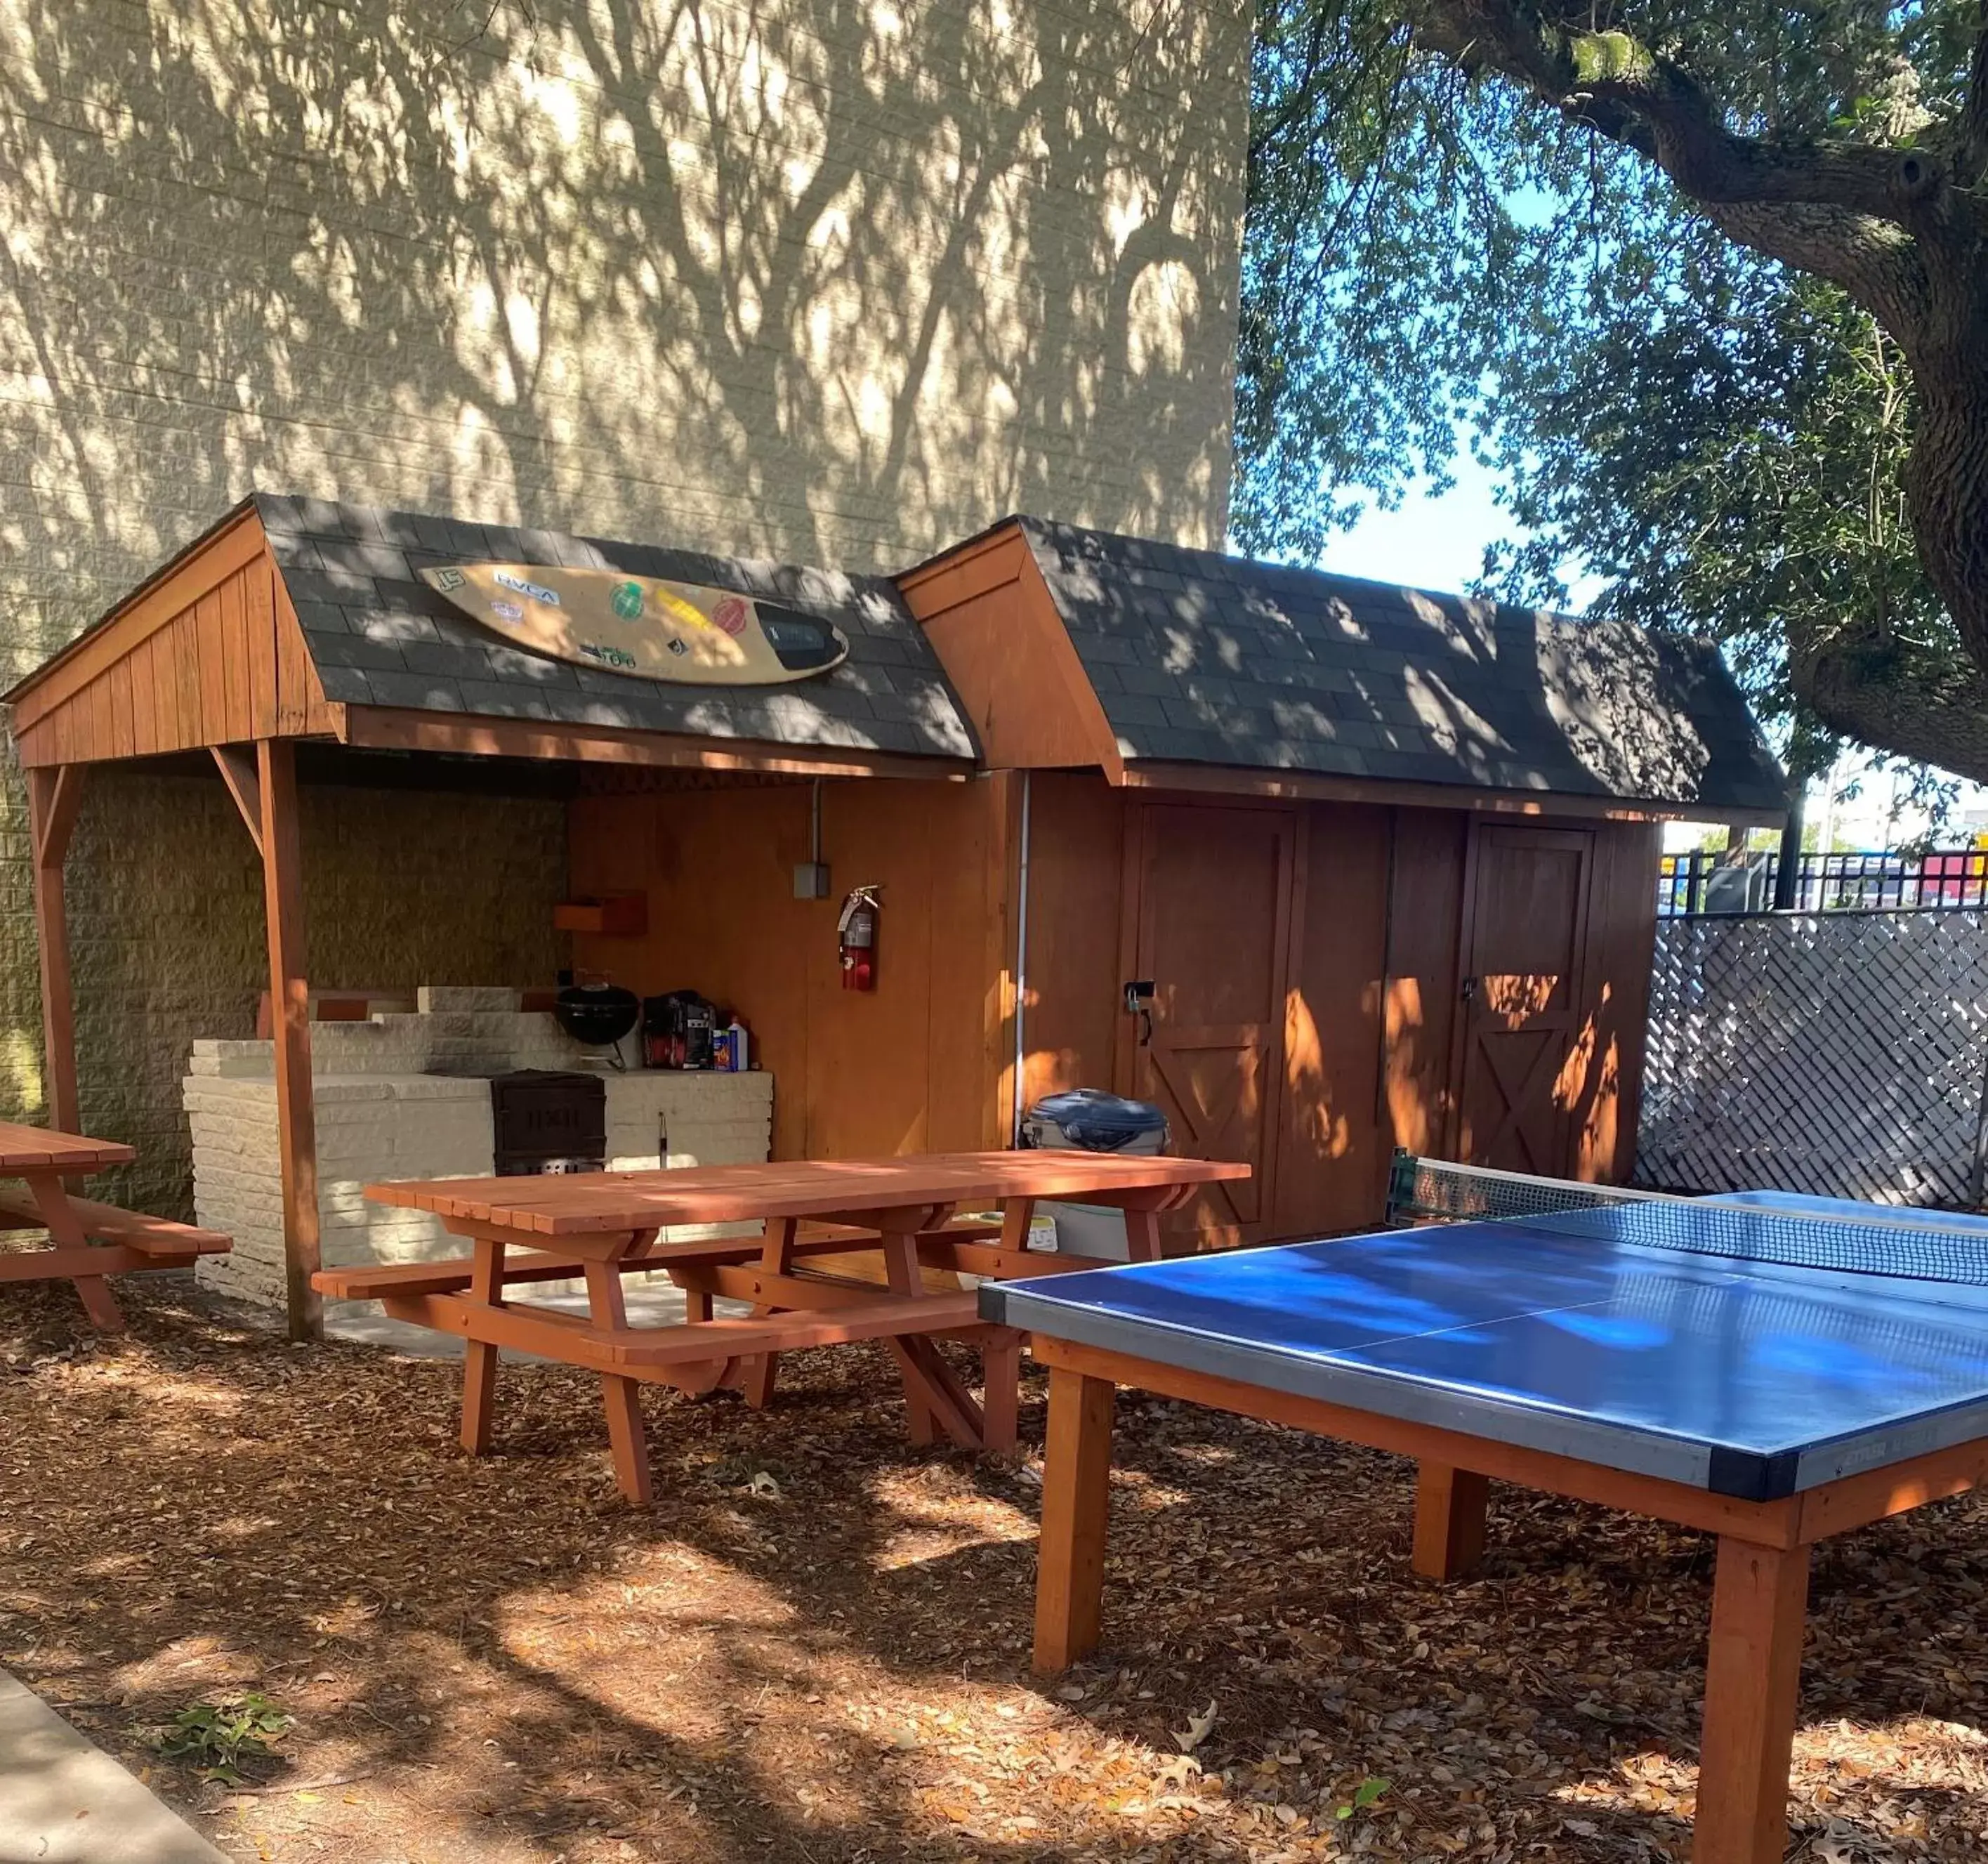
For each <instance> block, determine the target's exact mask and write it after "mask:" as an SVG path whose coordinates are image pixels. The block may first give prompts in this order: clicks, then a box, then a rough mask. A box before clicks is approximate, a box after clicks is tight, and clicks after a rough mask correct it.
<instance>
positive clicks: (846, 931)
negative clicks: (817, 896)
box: [835, 886, 883, 990]
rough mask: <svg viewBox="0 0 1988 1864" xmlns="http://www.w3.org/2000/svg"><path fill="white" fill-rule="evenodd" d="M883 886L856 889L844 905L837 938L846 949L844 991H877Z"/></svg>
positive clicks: (843, 966) (843, 975) (843, 978)
mask: <svg viewBox="0 0 1988 1864" xmlns="http://www.w3.org/2000/svg"><path fill="white" fill-rule="evenodd" d="M881 891H883V889H882V888H881V886H876V887H855V888H851V889H850V893H849V896H848V897H847V898H846V899H845V900H844V902H842V917H841V918H840V919H838V920H837V922H836V926H835V935H836V938H837V940H838V941H839V942H840V945H841V946H842V987H843V989H844V990H875V989H876V988H877V895H878V894H879V893H881Z"/></svg>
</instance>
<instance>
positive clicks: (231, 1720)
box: [159, 1690, 295, 1781]
mask: <svg viewBox="0 0 1988 1864" xmlns="http://www.w3.org/2000/svg"><path fill="white" fill-rule="evenodd" d="M294 1724H295V1718H294V1717H292V1716H291V1715H290V1714H289V1713H287V1712H286V1710H283V1709H281V1708H279V1707H278V1706H277V1705H276V1703H274V1702H272V1701H271V1700H270V1699H269V1697H266V1696H265V1695H262V1693H259V1691H257V1690H249V1691H247V1692H246V1693H244V1694H242V1695H239V1696H225V1697H222V1698H221V1700H220V1701H219V1702H218V1703H211V1702H197V1703H193V1704H191V1706H190V1707H187V1708H184V1709H182V1710H180V1712H179V1713H177V1715H175V1716H174V1717H173V1719H172V1720H171V1723H170V1724H168V1725H167V1729H166V1731H165V1734H164V1737H162V1738H161V1741H160V1742H159V1752H160V1754H161V1755H163V1756H164V1757H165V1758H166V1759H167V1760H169V1761H186V1762H188V1764H190V1765H191V1766H193V1767H194V1768H198V1770H199V1771H201V1773H202V1774H205V1775H206V1777H207V1778H208V1779H210V1780H221V1781H236V1780H239V1779H240V1778H242V1775H241V1772H240V1771H239V1768H238V1763H239V1762H241V1761H244V1760H248V1759H255V1760H262V1759H263V1758H265V1757H266V1756H267V1755H268V1754H269V1744H271V1743H272V1741H280V1740H281V1739H282V1737H283V1736H284V1735H286V1734H288V1733H289V1730H290V1729H291V1728H292V1726H294Z"/></svg>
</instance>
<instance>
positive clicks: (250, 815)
mask: <svg viewBox="0 0 1988 1864" xmlns="http://www.w3.org/2000/svg"><path fill="white" fill-rule="evenodd" d="M207 748H208V749H209V750H210V751H211V752H212V753H214V762H215V768H216V769H217V770H219V771H220V773H221V781H222V782H223V783H225V784H226V785H227V786H228V794H229V795H230V796H232V797H234V799H235V807H236V808H237V809H238V810H240V811H241V812H242V821H243V823H244V824H245V825H246V826H247V828H248V831H249V840H250V841H252V842H254V843H255V852H256V853H257V854H261V853H262V779H261V778H260V777H259V776H258V775H257V774H256V770H255V756H254V755H253V753H250V752H248V751H245V750H244V749H242V747H241V746H239V745H238V744H211V745H209V746H208V747H207Z"/></svg>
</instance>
